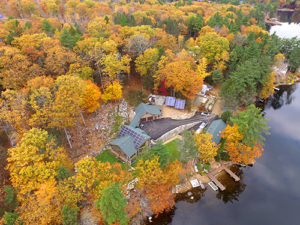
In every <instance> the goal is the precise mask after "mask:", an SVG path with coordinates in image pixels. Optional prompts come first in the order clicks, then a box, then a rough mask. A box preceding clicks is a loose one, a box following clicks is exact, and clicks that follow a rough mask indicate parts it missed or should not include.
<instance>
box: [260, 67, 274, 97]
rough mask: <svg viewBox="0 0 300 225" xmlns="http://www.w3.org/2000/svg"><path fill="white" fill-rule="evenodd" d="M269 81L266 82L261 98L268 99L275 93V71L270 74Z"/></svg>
mask: <svg viewBox="0 0 300 225" xmlns="http://www.w3.org/2000/svg"><path fill="white" fill-rule="evenodd" d="M267 79H268V80H266V81H265V82H264V83H263V87H262V89H261V91H260V93H259V97H260V98H264V99H266V98H268V97H269V96H270V95H271V94H273V93H274V83H275V76H274V71H273V72H272V73H270V74H269V75H268V77H267Z"/></svg>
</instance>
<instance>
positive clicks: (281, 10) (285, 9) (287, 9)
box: [277, 8, 296, 12]
mask: <svg viewBox="0 0 300 225" xmlns="http://www.w3.org/2000/svg"><path fill="white" fill-rule="evenodd" d="M295 11H296V10H295V9H289V8H282V9H277V12H295Z"/></svg>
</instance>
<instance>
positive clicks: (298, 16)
mask: <svg viewBox="0 0 300 225" xmlns="http://www.w3.org/2000/svg"><path fill="white" fill-rule="evenodd" d="M277 18H278V20H279V21H280V22H287V23H300V11H294V12H277Z"/></svg>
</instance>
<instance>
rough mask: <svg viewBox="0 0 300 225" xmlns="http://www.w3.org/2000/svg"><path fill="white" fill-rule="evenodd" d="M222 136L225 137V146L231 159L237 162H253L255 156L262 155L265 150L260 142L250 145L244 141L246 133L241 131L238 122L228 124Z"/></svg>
mask: <svg viewBox="0 0 300 225" xmlns="http://www.w3.org/2000/svg"><path fill="white" fill-rule="evenodd" d="M222 138H224V139H225V144H224V148H225V150H226V151H227V152H228V155H229V157H230V159H231V160H232V161H234V162H237V163H243V164H250V163H253V162H255V158H258V157H260V156H261V152H262V151H263V148H262V146H261V145H260V144H256V145H254V146H253V147H249V146H247V145H245V144H244V143H243V142H242V140H243V138H244V135H243V134H242V133H241V132H240V131H239V127H238V125H237V124H233V126H230V125H227V127H226V129H225V130H224V131H223V132H222Z"/></svg>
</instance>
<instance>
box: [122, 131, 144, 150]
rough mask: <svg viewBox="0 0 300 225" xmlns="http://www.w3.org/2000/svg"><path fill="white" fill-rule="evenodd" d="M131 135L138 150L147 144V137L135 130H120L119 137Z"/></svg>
mask: <svg viewBox="0 0 300 225" xmlns="http://www.w3.org/2000/svg"><path fill="white" fill-rule="evenodd" d="M126 135H130V136H131V137H133V143H134V146H135V147H136V148H139V147H140V146H141V145H142V144H144V142H145V137H143V135H141V134H139V133H136V132H135V131H134V130H132V129H130V128H128V127H126V126H123V127H122V128H121V130H120V133H119V137H123V136H126Z"/></svg>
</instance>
